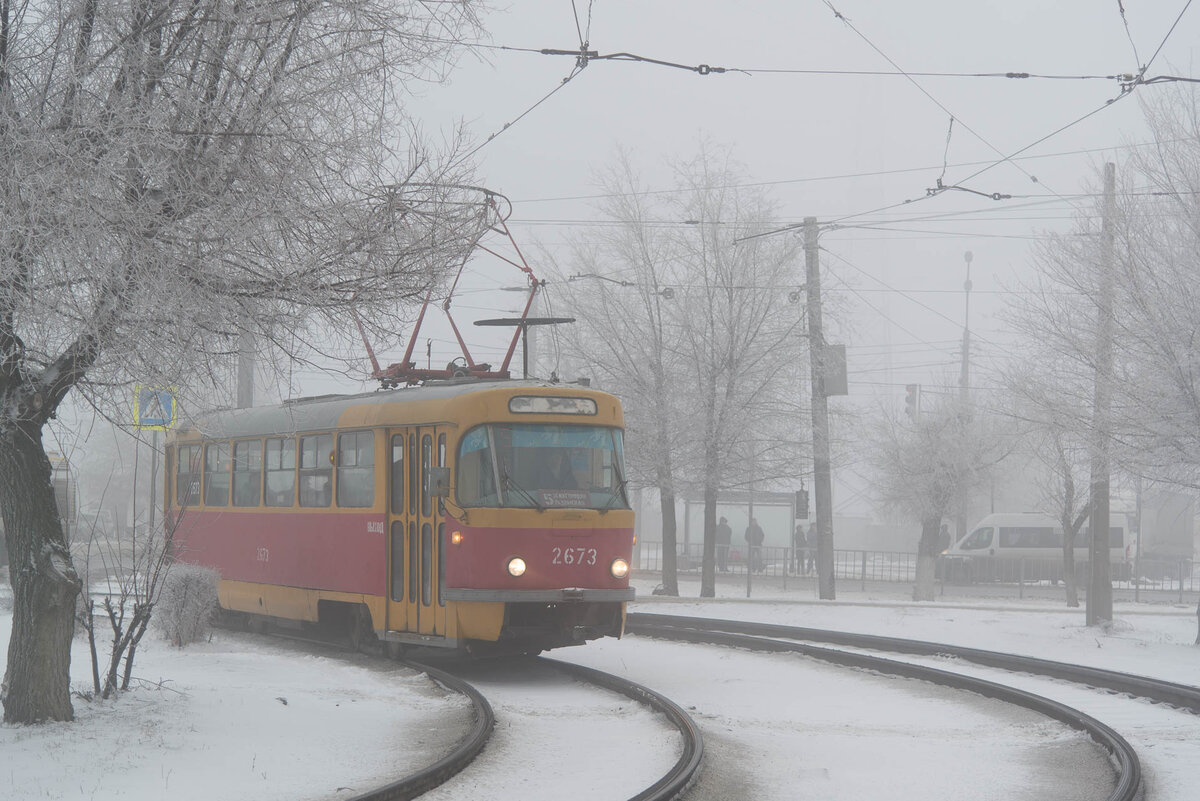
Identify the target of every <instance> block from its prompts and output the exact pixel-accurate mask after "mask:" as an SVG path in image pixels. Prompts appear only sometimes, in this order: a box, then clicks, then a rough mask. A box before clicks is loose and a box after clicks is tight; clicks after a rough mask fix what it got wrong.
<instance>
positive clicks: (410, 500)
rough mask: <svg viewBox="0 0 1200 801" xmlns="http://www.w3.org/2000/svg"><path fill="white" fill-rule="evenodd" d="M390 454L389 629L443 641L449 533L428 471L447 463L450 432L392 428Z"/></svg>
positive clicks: (415, 428) (434, 428)
mask: <svg viewBox="0 0 1200 801" xmlns="http://www.w3.org/2000/svg"><path fill="white" fill-rule="evenodd" d="M388 450H389V470H388V482H389V486H388V496H389V497H388V531H389V542H388V574H389V575H388V588H389V589H388V628H390V629H392V630H394V631H408V632H410V633H414V634H416V633H419V634H424V635H430V636H445V634H446V606H445V599H444V598H443V597H442V587H443V586H444V579H443V577H444V575H445V557H444V555H443V551H442V543H443V538H444V534H445V529H444V524H443V523H442V515H441V514H440V510H441V504H440V503H439V499H438V498H437V497H435V496H434V495H433V494H432V491H431V484H430V477H429V468H431V467H435V466H443V465H445V464H446V433H445V431H444V430H443V429H442V428H441V427H440V426H412V427H408V428H402V429H392V430H391V431H390V432H389V449H388Z"/></svg>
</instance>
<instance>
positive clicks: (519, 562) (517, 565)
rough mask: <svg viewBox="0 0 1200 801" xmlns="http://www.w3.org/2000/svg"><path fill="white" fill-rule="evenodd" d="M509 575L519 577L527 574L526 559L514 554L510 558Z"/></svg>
mask: <svg viewBox="0 0 1200 801" xmlns="http://www.w3.org/2000/svg"><path fill="white" fill-rule="evenodd" d="M508 575H510V576H512V577H514V578H517V577H520V576H523V575H525V560H524V559H522V558H521V557H519V556H514V557H513V558H512V559H509V560H508Z"/></svg>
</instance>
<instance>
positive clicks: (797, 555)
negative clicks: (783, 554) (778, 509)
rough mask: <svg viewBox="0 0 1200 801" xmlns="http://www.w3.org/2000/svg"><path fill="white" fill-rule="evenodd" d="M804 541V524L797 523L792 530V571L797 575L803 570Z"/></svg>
mask: <svg viewBox="0 0 1200 801" xmlns="http://www.w3.org/2000/svg"><path fill="white" fill-rule="evenodd" d="M805 542H806V540H805V535H804V524H803V523H797V524H796V530H795V531H793V532H792V573H794V574H795V575H797V576H798V575H800V573H801V572H802V571H803V570H804V549H805V547H806V546H805Z"/></svg>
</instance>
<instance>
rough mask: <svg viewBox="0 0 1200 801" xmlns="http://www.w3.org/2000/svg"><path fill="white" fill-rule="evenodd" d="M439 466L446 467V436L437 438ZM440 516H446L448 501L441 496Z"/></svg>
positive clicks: (441, 435)
mask: <svg viewBox="0 0 1200 801" xmlns="http://www.w3.org/2000/svg"><path fill="white" fill-rule="evenodd" d="M437 466H438V467H446V435H445V434H438V438H437ZM438 514H439V515H444V514H446V499H445V498H443V497H442V496H441V495H439V496H438Z"/></svg>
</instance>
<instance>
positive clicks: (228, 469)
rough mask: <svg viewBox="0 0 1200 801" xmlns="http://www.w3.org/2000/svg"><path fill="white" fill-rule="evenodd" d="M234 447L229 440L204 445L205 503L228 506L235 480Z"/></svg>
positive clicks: (206, 504)
mask: <svg viewBox="0 0 1200 801" xmlns="http://www.w3.org/2000/svg"><path fill="white" fill-rule="evenodd" d="M232 467H233V457H232V449H231V448H230V447H229V443H228V442H208V443H205V445H204V505H205V506H228V505H229V490H230V485H231V483H232V481H233V471H232Z"/></svg>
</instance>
